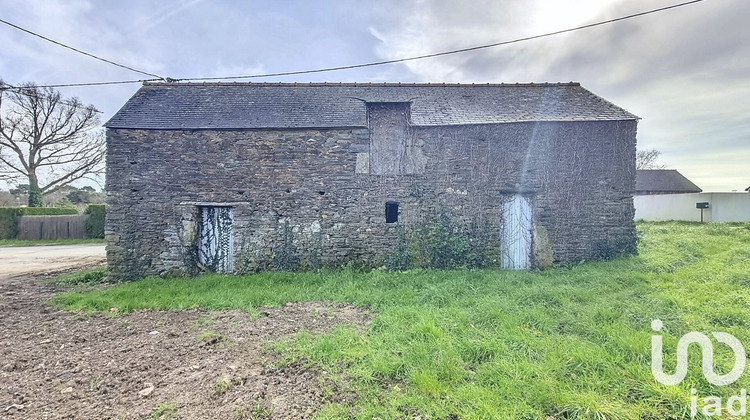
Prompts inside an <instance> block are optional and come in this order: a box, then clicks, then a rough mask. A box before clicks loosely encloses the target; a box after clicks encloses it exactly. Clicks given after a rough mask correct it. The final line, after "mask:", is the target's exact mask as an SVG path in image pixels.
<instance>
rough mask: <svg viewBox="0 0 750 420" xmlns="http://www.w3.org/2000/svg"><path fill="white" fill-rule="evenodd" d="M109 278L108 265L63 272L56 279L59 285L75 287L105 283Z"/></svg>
mask: <svg viewBox="0 0 750 420" xmlns="http://www.w3.org/2000/svg"><path fill="white" fill-rule="evenodd" d="M106 278H107V267H96V268H92V269H90V270H81V271H75V272H73V273H67V274H61V275H59V276H57V278H56V279H55V280H54V283H55V285H57V286H59V287H74V286H81V285H93V284H99V283H104V282H105V281H106Z"/></svg>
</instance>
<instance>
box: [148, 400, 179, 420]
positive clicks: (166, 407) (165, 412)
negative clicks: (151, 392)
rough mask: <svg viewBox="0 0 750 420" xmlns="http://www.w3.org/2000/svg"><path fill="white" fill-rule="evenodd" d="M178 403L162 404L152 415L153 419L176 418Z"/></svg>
mask: <svg viewBox="0 0 750 420" xmlns="http://www.w3.org/2000/svg"><path fill="white" fill-rule="evenodd" d="M176 410H177V403H169V404H162V405H160V406H158V407H156V409H155V410H154V412H153V413H151V418H152V419H172V418H174V417H175V415H176V414H177V413H176Z"/></svg>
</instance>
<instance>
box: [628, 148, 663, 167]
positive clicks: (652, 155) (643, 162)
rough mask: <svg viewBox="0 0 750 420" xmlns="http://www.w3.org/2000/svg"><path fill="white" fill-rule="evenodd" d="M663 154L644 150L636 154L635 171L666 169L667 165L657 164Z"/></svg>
mask: <svg viewBox="0 0 750 420" xmlns="http://www.w3.org/2000/svg"><path fill="white" fill-rule="evenodd" d="M659 156H661V152H660V151H658V150H656V149H643V150H639V151H637V152H636V153H635V169H664V168H666V165H662V164H660V163H657V162H656V160H657V159H659Z"/></svg>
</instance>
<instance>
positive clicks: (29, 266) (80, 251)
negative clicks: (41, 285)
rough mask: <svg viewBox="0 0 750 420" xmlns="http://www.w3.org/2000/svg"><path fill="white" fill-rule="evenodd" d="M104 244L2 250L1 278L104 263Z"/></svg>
mask: <svg viewBox="0 0 750 420" xmlns="http://www.w3.org/2000/svg"><path fill="white" fill-rule="evenodd" d="M105 260H106V254H105V253H104V244H86V245H49V246H24V247H0V278H4V277H9V276H16V275H19V274H31V273H45V272H53V271H60V270H66V269H71V268H79V267H88V266H92V265H96V264H98V263H104V261H105Z"/></svg>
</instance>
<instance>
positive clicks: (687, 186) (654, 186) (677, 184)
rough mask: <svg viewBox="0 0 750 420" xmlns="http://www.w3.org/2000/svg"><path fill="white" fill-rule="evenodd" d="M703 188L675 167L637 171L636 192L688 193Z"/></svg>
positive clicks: (638, 193) (640, 193)
mask: <svg viewBox="0 0 750 420" xmlns="http://www.w3.org/2000/svg"><path fill="white" fill-rule="evenodd" d="M702 191H703V190H702V189H700V188H699V187H698V186H697V185H695V184H693V183H692V182H691V181H690V180H689V179H687V178H685V177H684V176H683V175H682V174H681V173H679V172H677V170H675V169H639V170H637V171H635V194H636V195H646V194H686V193H699V192H702Z"/></svg>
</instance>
